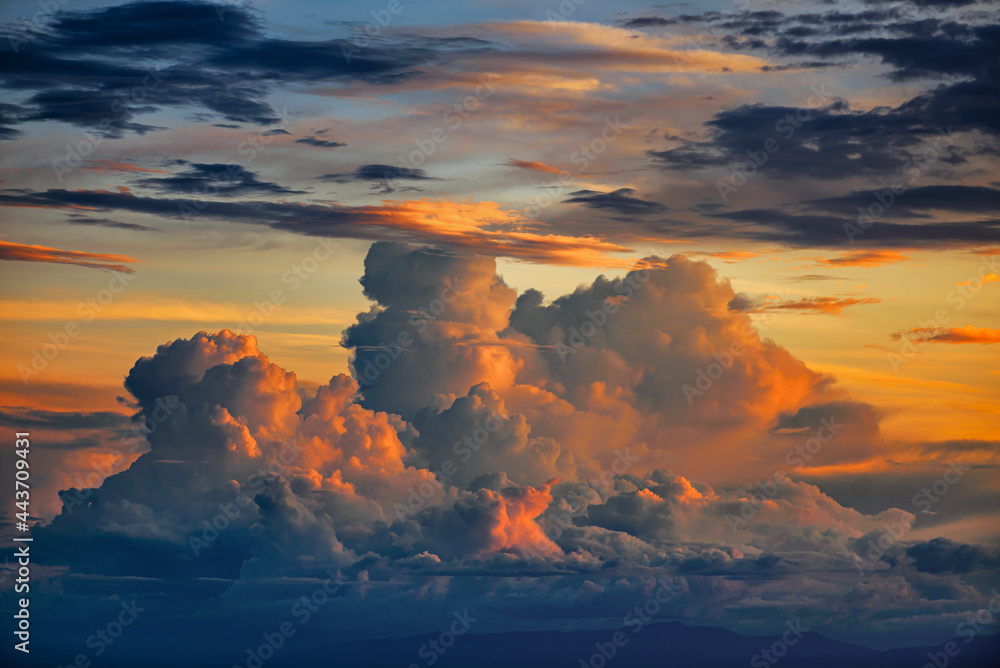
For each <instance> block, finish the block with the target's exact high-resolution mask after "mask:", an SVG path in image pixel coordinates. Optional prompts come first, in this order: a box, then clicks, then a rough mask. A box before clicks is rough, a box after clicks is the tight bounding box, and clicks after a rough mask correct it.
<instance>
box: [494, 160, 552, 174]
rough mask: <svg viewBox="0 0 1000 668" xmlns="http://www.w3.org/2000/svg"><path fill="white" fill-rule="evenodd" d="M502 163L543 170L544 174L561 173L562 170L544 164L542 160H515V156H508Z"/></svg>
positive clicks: (509, 165)
mask: <svg viewBox="0 0 1000 668" xmlns="http://www.w3.org/2000/svg"><path fill="white" fill-rule="evenodd" d="M503 164H505V165H507V166H508V167H517V168H518V169H528V170H533V171H536V172H545V173H546V174H563V173H564V172H563V170H561V169H559V168H557V167H553V166H551V165H546V164H545V163H544V162H535V161H533V160H517V159H516V158H510V159H509V160H507V161H506V162H504V163H503Z"/></svg>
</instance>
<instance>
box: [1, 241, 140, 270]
mask: <svg viewBox="0 0 1000 668" xmlns="http://www.w3.org/2000/svg"><path fill="white" fill-rule="evenodd" d="M0 260H9V261H16V262H52V263H55V264H72V265H76V266H78V267H89V268H91V269H107V270H110V271H120V272H122V273H126V274H131V273H132V272H133V271H134V270H133V269H132V268H131V267H126V266H125V264H123V263H131V262H139V260H136V259H135V258H133V257H129V256H128V255H113V254H110V253H86V252H84V251H67V250H60V249H58V248H49V247H47V246H29V245H25V244H17V243H13V242H11V241H2V240H0Z"/></svg>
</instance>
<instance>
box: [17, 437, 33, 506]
mask: <svg viewBox="0 0 1000 668" xmlns="http://www.w3.org/2000/svg"><path fill="white" fill-rule="evenodd" d="M22 436H23V437H24V438H21V437H22ZM27 437H28V434H27V433H20V432H18V434H17V441H16V443H15V447H16V448H17V449H16V450H14V452H15V454H17V459H16V460H15V462H16V463H15V468H16V469H17V470H16V471H15V473H14V477H15V478H16V480H15V490H16V491H15V492H14V505H15V506H17V507H18V509H19V510H20V511H21V512H19V513H16V517H17V519H18V521H20V522H25V523H27V521H28V504H29V502H30V499H31V494H30V486H29V485H28V478H29V477H30V474H29V473H28V449H29V448H30V447H31V443H30V442H29V441H28V438H27Z"/></svg>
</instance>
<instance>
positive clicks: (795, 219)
mask: <svg viewBox="0 0 1000 668" xmlns="http://www.w3.org/2000/svg"><path fill="white" fill-rule="evenodd" d="M905 196H906V195H905V194H904V195H903V197H905ZM870 197H871V195H870ZM874 201H875V200H874V198H872V199H869V200H868V201H867V203H866V205H871V203H872V202H874ZM858 216H859V214H858V212H857V211H856V210H855V211H851V210H845V211H844V212H843V215H839V216H835V215H821V214H795V213H789V212H788V211H787V210H784V209H746V210H741V211H733V212H730V213H721V214H716V215H715V217H716V218H720V219H724V220H727V221H729V222H731V223H734V224H735V226H734V228H733V229H731V230H730V234H735V235H736V236H739V237H743V238H750V239H759V240H761V241H782V242H785V243H788V244H792V245H797V246H844V245H846V244H847V243H848V237H847V234H846V233H845V230H844V226H845V225H857V223H858ZM998 241H1000V218H998V219H992V220H983V221H973V222H944V223H940V222H936V223H919V224H918V223H913V224H908V223H890V222H888V221H885V220H881V219H879V220H876V221H875V222H874V223H873V224H871V226H870V227H868V228H867V229H866V230H865V231H864V234H863V235H862V236H859V237H858V238H857V242H858V243H861V244H870V245H873V246H879V245H882V246H896V247H908V246H921V245H927V244H931V243H934V244H951V245H956V246H958V245H977V244H984V243H996V242H998Z"/></svg>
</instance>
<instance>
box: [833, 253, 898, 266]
mask: <svg viewBox="0 0 1000 668" xmlns="http://www.w3.org/2000/svg"><path fill="white" fill-rule="evenodd" d="M909 259H910V258H908V257H907V256H905V255H903V254H902V253H897V252H896V251H889V250H871V251H857V252H854V253H845V254H844V255H841V256H840V257H834V258H819V259H817V262H818V265H817V266H821V267H878V266H880V265H883V264H892V263H894V262H902V261H904V260H909Z"/></svg>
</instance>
